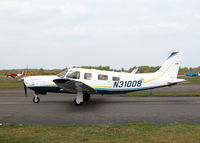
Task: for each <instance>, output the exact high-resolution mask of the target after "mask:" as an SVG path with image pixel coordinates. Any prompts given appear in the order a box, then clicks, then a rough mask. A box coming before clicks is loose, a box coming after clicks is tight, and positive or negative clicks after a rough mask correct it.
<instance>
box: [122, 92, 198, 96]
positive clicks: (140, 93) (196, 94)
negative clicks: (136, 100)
mask: <svg viewBox="0 0 200 143" xmlns="http://www.w3.org/2000/svg"><path fill="white" fill-rule="evenodd" d="M121 96H122V97H195V96H197V97H198V96H200V91H192V92H153V93H152V94H151V93H149V92H133V93H126V94H122V95H121Z"/></svg>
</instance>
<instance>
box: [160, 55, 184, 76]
mask: <svg viewBox="0 0 200 143" xmlns="http://www.w3.org/2000/svg"><path fill="white" fill-rule="evenodd" d="M182 54H183V53H182V52H173V53H171V55H170V56H169V57H168V58H167V60H166V61H165V62H164V64H163V65H162V66H161V68H160V69H159V70H158V71H157V72H156V74H158V75H159V76H162V77H167V78H177V76H178V71H179V68H180V62H181V57H182Z"/></svg>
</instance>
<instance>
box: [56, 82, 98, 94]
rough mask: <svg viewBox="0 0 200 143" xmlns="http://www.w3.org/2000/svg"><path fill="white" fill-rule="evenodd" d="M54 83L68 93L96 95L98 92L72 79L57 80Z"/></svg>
mask: <svg viewBox="0 0 200 143" xmlns="http://www.w3.org/2000/svg"><path fill="white" fill-rule="evenodd" d="M53 81H54V83H55V84H56V85H58V86H59V87H60V88H62V89H63V90H64V91H66V92H72V93H77V92H88V93H91V94H93V93H96V91H95V90H94V89H93V88H91V87H90V86H88V85H86V84H85V83H83V82H80V81H76V80H71V79H55V80H53Z"/></svg>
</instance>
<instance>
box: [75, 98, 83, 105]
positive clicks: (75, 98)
mask: <svg viewBox="0 0 200 143" xmlns="http://www.w3.org/2000/svg"><path fill="white" fill-rule="evenodd" d="M74 104H75V105H76V106H80V105H82V104H83V102H81V103H77V102H76V98H75V99H74Z"/></svg>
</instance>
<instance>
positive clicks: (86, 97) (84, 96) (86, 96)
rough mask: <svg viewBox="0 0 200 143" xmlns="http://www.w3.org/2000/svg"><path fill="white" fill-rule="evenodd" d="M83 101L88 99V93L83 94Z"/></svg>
mask: <svg viewBox="0 0 200 143" xmlns="http://www.w3.org/2000/svg"><path fill="white" fill-rule="evenodd" d="M83 101H86V102H88V101H90V94H85V95H83Z"/></svg>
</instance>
